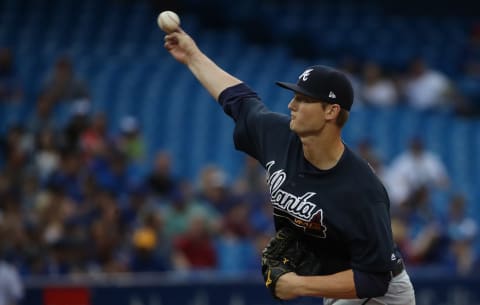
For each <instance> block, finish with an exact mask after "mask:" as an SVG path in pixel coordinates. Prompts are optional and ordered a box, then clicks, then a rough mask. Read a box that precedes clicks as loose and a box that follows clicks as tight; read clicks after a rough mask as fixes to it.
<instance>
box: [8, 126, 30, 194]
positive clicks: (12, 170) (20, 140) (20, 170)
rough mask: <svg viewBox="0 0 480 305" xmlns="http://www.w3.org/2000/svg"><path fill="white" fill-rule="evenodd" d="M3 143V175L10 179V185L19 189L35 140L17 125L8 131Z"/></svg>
mask: <svg viewBox="0 0 480 305" xmlns="http://www.w3.org/2000/svg"><path fill="white" fill-rule="evenodd" d="M1 142H2V143H1V154H2V158H3V159H4V164H3V168H2V171H3V173H2V174H3V175H5V176H6V177H7V178H8V180H9V181H8V183H9V184H10V185H12V187H19V186H20V185H21V181H22V180H23V177H24V175H25V174H26V172H25V171H24V169H25V168H26V167H27V165H28V161H29V157H30V154H31V153H32V151H33V146H34V145H33V142H34V141H33V138H32V136H31V135H30V133H28V132H27V131H26V130H25V128H24V127H23V126H21V125H17V126H12V127H10V128H9V129H8V131H7V134H6V135H5V136H4V138H2V141H1Z"/></svg>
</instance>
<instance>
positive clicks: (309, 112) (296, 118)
mask: <svg viewBox="0 0 480 305" xmlns="http://www.w3.org/2000/svg"><path fill="white" fill-rule="evenodd" d="M288 109H290V114H291V119H290V129H291V130H292V131H294V132H295V133H296V134H298V135H299V136H303V135H316V134H320V133H321V132H322V131H323V129H324V127H325V124H326V116H325V109H324V106H323V105H322V103H321V102H319V101H317V100H313V99H311V98H309V97H307V96H304V95H300V94H296V95H295V96H294V97H293V99H292V100H291V101H290V103H289V104H288Z"/></svg>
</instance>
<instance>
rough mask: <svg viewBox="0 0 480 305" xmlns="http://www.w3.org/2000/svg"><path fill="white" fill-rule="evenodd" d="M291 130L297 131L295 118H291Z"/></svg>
mask: <svg viewBox="0 0 480 305" xmlns="http://www.w3.org/2000/svg"><path fill="white" fill-rule="evenodd" d="M290 130H291V131H295V119H290Z"/></svg>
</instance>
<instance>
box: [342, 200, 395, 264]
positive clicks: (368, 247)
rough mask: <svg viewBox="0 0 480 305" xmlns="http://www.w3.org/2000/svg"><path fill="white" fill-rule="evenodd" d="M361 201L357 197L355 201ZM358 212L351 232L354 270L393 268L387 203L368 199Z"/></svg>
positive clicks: (350, 228) (392, 249)
mask: <svg viewBox="0 0 480 305" xmlns="http://www.w3.org/2000/svg"><path fill="white" fill-rule="evenodd" d="M367 197H368V196H367ZM358 200H359V199H358V197H357V200H356V201H357V202H355V203H354V204H357V203H358ZM365 200H368V198H366V199H365ZM355 212H356V213H352V215H353V217H352V219H351V226H350V227H349V232H348V236H350V241H349V242H350V253H351V265H352V269H354V270H359V271H364V272H387V271H391V270H392V268H393V265H394V262H395V261H396V256H395V255H394V246H393V239H392V231H391V224H390V215H389V208H388V202H384V201H371V202H365V203H363V204H360V205H359V208H358V209H356V211H355Z"/></svg>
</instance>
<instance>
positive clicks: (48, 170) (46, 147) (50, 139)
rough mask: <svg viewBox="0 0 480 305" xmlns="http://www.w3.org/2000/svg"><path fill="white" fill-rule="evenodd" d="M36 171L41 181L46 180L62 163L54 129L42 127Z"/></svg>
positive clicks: (36, 158)
mask: <svg viewBox="0 0 480 305" xmlns="http://www.w3.org/2000/svg"><path fill="white" fill-rule="evenodd" d="M36 140H37V141H36V142H37V143H36V146H37V147H36V152H35V156H34V158H35V161H34V162H35V171H36V174H37V175H38V177H39V179H40V180H41V181H45V180H46V179H47V178H48V177H49V176H50V175H51V174H52V173H53V172H54V171H55V170H57V169H58V166H59V164H60V152H59V150H58V148H57V143H55V141H56V137H55V134H54V131H53V130H51V129H49V128H45V129H42V130H41V131H40V132H39V133H38V135H37V139H36Z"/></svg>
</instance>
